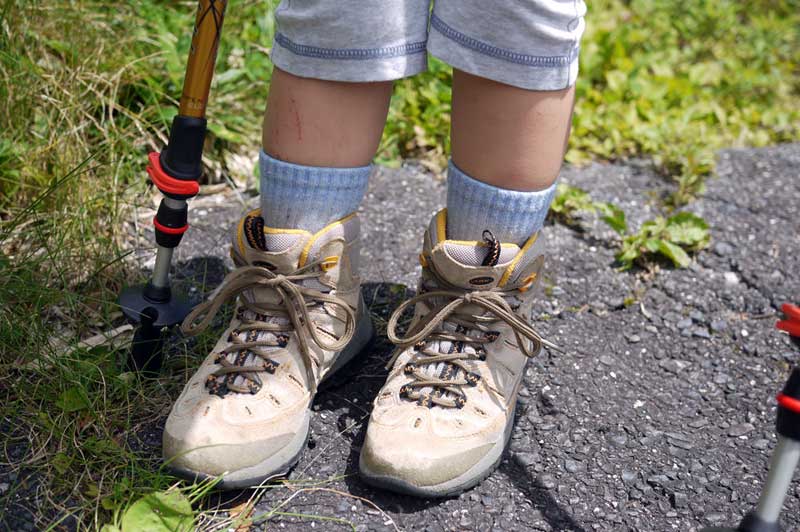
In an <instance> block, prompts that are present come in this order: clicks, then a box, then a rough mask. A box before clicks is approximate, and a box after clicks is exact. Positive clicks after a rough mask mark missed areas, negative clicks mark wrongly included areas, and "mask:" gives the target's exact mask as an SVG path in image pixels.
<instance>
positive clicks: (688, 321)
mask: <svg viewBox="0 0 800 532" xmlns="http://www.w3.org/2000/svg"><path fill="white" fill-rule="evenodd" d="M676 325H677V327H678V329H688V328H689V327H691V326H692V318H684V319H682V320H681V321H679V322H678V323H677V324H676Z"/></svg>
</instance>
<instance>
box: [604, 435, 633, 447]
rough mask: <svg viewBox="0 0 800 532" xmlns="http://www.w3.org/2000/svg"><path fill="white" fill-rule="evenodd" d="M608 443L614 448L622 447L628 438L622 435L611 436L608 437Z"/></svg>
mask: <svg viewBox="0 0 800 532" xmlns="http://www.w3.org/2000/svg"><path fill="white" fill-rule="evenodd" d="M608 441H609V442H611V445H613V446H614V447H623V446H625V444H626V443H628V437H627V436H626V435H624V434H612V435H611V436H609V438H608Z"/></svg>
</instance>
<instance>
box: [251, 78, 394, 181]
mask: <svg viewBox="0 0 800 532" xmlns="http://www.w3.org/2000/svg"><path fill="white" fill-rule="evenodd" d="M391 94H392V82H391V81H383V82H373V83H353V82H342V81H326V80H321V79H313V78H301V77H298V76H294V75H292V74H289V73H288V72H284V71H283V70H280V69H279V68H276V69H275V70H274V72H273V74H272V84H271V86H270V91H269V100H268V101H267V111H266V113H265V114H264V128H263V130H262V142H263V147H264V151H265V152H267V153H268V154H270V155H271V156H272V157H275V158H276V159H280V160H282V161H287V162H291V163H294V164H300V165H307V166H329V167H334V168H350V167H357V166H367V165H369V164H370V162H371V161H372V157H373V156H374V155H375V151H376V150H377V149H378V142H380V140H381V134H382V132H383V126H384V124H385V122H386V113H387V111H388V110H389V98H390V96H391ZM267 192H268V191H267Z"/></svg>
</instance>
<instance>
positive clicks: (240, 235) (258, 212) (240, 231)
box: [236, 209, 261, 256]
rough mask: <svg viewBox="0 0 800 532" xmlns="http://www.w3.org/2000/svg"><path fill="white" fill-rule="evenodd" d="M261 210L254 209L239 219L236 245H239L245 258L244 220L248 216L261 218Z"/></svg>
mask: <svg viewBox="0 0 800 532" xmlns="http://www.w3.org/2000/svg"><path fill="white" fill-rule="evenodd" d="M260 215H261V209H253V210H252V211H250V212H248V213H247V214H245V215H244V216H242V217H241V219H239V225H238V227H237V228H236V243H237V244H239V253H240V254H241V255H242V256H244V249H245V248H244V219H245V218H247V217H248V216H260Z"/></svg>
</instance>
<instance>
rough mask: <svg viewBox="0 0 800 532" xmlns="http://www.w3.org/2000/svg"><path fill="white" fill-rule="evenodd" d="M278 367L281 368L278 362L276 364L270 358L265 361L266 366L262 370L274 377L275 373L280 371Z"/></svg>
mask: <svg viewBox="0 0 800 532" xmlns="http://www.w3.org/2000/svg"><path fill="white" fill-rule="evenodd" d="M278 366H280V364H279V363H278V362H275V361H274V360H272V359H271V358H268V359H266V360H264V365H263V366H262V368H263V369H264V371H266V372H267V373H269V374H270V375H274V374H275V372H276V371H277V370H278Z"/></svg>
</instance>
